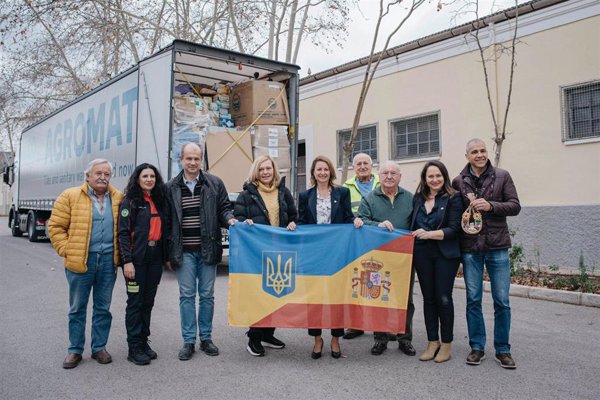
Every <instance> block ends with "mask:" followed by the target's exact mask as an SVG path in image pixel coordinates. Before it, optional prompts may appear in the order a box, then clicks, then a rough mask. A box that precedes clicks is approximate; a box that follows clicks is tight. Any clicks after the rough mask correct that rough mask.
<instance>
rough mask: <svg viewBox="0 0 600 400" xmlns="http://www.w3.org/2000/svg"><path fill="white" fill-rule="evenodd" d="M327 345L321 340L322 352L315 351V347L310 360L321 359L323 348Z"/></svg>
mask: <svg viewBox="0 0 600 400" xmlns="http://www.w3.org/2000/svg"><path fill="white" fill-rule="evenodd" d="M324 345H325V343H323V339H321V350H319V351H318V352H316V351H315V349H316V348H315V347H313V351H312V353H310V358H312V359H313V360H318V359H319V358H321V354H322V353H323V346H324Z"/></svg>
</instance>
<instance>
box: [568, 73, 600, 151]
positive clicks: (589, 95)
mask: <svg viewBox="0 0 600 400" xmlns="http://www.w3.org/2000/svg"><path fill="white" fill-rule="evenodd" d="M561 96H562V101H561V104H562V112H563V135H562V140H563V142H565V141H569V140H578V139H587V138H593V137H600V81H595V82H592V83H586V84H583V85H577V86H566V87H563V88H562V90H561Z"/></svg>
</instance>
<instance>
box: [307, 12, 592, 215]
mask: <svg viewBox="0 0 600 400" xmlns="http://www.w3.org/2000/svg"><path fill="white" fill-rule="evenodd" d="M520 41H521V43H520V44H519V47H518V54H517V64H518V65H517V70H516V75H515V81H514V87H513V97H512V102H511V109H510V114H509V123H508V132H509V135H508V137H507V139H506V141H505V142H504V146H503V149H502V156H501V162H500V166H501V167H502V168H505V169H508V170H509V171H510V172H511V174H512V175H513V178H514V180H515V182H516V183H517V187H518V190H519V195H520V197H521V201H522V203H523V204H524V205H532V206H533V205H540V206H541V205H567V204H569V205H579V204H597V203H599V202H600V185H598V184H594V185H591V184H589V182H600V141H596V142H592V143H581V144H575V145H570V144H569V145H567V144H564V143H563V142H562V140H561V109H560V105H561V97H560V86H561V85H570V84H574V83H583V82H587V81H593V80H595V79H600V16H595V17H591V18H588V19H586V20H583V21H578V22H576V23H571V24H568V25H564V26H559V27H556V28H553V29H549V30H546V31H543V32H539V33H535V34H532V35H528V36H524V37H521V38H520ZM509 62H510V61H509V58H508V57H506V56H505V57H503V58H501V60H500V62H499V63H498V65H497V68H495V66H494V65H493V64H492V65H491V68H490V70H489V73H490V82H491V83H492V84H493V85H496V82H497V84H498V85H497V92H498V95H497V96H494V97H495V98H494V102H495V103H496V101H497V100H499V101H500V102H501V103H502V104H504V103H505V99H506V90H507V82H508V79H507V77H508V73H509V68H508V66H509ZM496 77H497V78H496ZM359 91H360V85H359V84H356V85H353V86H350V87H345V88H341V89H337V90H333V91H331V92H329V93H326V94H321V95H319V96H316V97H309V98H306V99H303V100H302V101H301V103H300V136H299V137H300V138H301V139H302V138H303V129H304V128H306V127H309V128H310V130H311V131H312V138H311V139H312V140H311V142H309V141H307V143H306V146H307V147H312V149H313V156H314V155H316V154H325V155H327V156H329V157H331V158H332V159H335V160H337V157H338V152H337V135H336V132H337V131H338V130H341V129H349V128H350V127H351V125H352V120H353V117H354V112H355V110H356V102H357V99H358V94H359ZM500 110H501V114H503V110H504V106H502V108H500ZM435 112H439V113H440V136H441V145H440V147H441V156H440V157H439V158H440V159H441V160H442V161H443V162H444V163H445V164H446V165H447V167H448V169H449V171H450V172H451V174H452V175H456V174H457V173H458V172H459V171H460V169H462V167H464V165H465V158H464V153H465V143H466V141H467V140H468V139H470V138H472V137H480V138H482V139H484V140H485V141H486V142H487V144H488V148H489V150H490V158H493V152H492V151H493V147H492V143H493V142H492V139H491V138H492V137H493V125H492V122H491V115H490V109H489V106H488V100H487V94H486V92H485V86H484V79H483V72H482V68H481V63H480V61H479V54H478V53H477V52H475V51H474V52H471V53H466V54H462V55H459V56H455V57H451V58H447V59H443V60H440V61H436V62H433V63H429V64H426V65H422V66H418V67H416V68H412V69H409V70H405V71H401V72H398V73H395V74H392V75H386V76H383V77H380V78H376V79H375V80H374V81H373V83H372V85H371V89H370V91H369V95H368V98H367V101H366V103H365V107H364V110H363V113H362V117H361V126H366V125H373V124H376V125H377V132H378V135H377V140H378V158H379V160H387V159H389V158H390V156H391V154H390V153H391V152H390V132H391V129H390V121H393V120H395V119H398V118H405V117H411V116H417V115H420V114H428V113H435ZM317 149H318V150H317ZM307 158H308V160H307V162H310V161H311V157H307ZM399 163H400V164H401V169H402V171H403V185H404V186H405V187H406V188H407V189H410V190H414V189H415V188H416V185H417V184H418V174H419V172H420V169H421V167H422V165H423V163H424V160H423V159H415V160H402V161H399ZM583 171H585V173H583ZM339 172H341V171H339ZM339 174H341V173H339ZM350 175H352V172H350V174H349V176H350Z"/></svg>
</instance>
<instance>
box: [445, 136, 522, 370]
mask: <svg viewBox="0 0 600 400" xmlns="http://www.w3.org/2000/svg"><path fill="white" fill-rule="evenodd" d="M466 158H467V161H468V162H469V163H468V164H467V165H466V167H465V168H464V169H463V170H462V171H461V173H460V174H459V175H458V176H457V177H456V178H454V180H453V181H452V186H453V187H454V188H455V189H456V190H458V191H460V193H461V194H462V197H463V204H464V207H465V209H466V208H467V207H468V206H469V205H471V206H472V208H473V209H474V210H475V211H478V212H479V213H481V216H482V219H483V221H482V222H483V223H482V228H481V231H479V232H477V233H474V234H467V233H463V235H462V237H461V246H460V247H461V251H462V262H463V272H464V276H465V286H466V289H467V326H468V331H469V344H470V346H471V353H470V354H469V356H468V357H467V364H469V365H479V364H480V363H481V360H483V359H484V358H485V340H486V335H485V323H484V320H483V312H482V308H481V297H482V292H483V266H484V264H485V267H486V270H487V272H488V275H489V277H490V282H491V288H492V298H493V299H494V349H495V351H496V357H495V358H496V361H498V362H499V363H500V365H501V366H502V367H503V368H509V369H514V368H516V364H515V362H514V360H513V359H512V356H511V353H510V344H509V336H510V320H511V314H510V303H509V289H510V265H509V258H508V249H509V248H510V246H511V242H510V234H509V231H508V225H507V223H506V217H507V216H513V215H517V214H519V212H520V211H521V205H520V203H519V197H518V196H517V189H516V188H515V184H514V183H513V180H512V178H511V177H510V174H509V173H508V172H507V171H505V170H503V169H500V168H496V167H494V166H492V163H491V162H490V161H489V160H488V153H487V149H486V147H485V143H484V142H483V141H482V140H481V139H471V140H469V141H468V142H467V148H466Z"/></svg>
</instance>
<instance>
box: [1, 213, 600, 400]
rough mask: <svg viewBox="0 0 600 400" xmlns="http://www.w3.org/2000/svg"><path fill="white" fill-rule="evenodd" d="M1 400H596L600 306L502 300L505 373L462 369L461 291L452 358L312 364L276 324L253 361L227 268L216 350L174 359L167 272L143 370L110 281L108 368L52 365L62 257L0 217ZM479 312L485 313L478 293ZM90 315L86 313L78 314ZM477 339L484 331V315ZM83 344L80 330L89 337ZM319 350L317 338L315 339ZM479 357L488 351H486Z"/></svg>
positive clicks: (173, 304)
mask: <svg viewBox="0 0 600 400" xmlns="http://www.w3.org/2000/svg"><path fill="white" fill-rule="evenodd" d="M0 271H1V273H2V277H1V279H0V315H1V318H2V319H1V321H0V399H2V400H5V399H6V400H9V399H10V400H12V399H102V400H106V399H172V398H176V399H259V398H262V399H270V398H273V399H281V398H285V399H316V398H329V399H351V398H368V399H375V398H388V399H399V398H416V399H460V400H465V399H469V400H474V399H511V398H512V399H528V400H532V399H599V398H600V378H599V376H600V374H599V372H600V368H599V367H598V365H599V361H600V356H599V354H600V310H599V309H597V308H587V307H582V306H572V305H566V304H559V303H549V302H543V301H536V300H528V299H522V298H513V299H512V307H513V330H512V342H513V355H514V356H515V359H516V362H517V363H518V369H516V370H514V371H507V370H503V369H501V368H500V367H499V365H498V364H497V363H496V362H495V361H494V360H493V359H492V358H488V359H487V360H485V361H484V362H483V363H482V365H481V366H479V367H470V366H467V365H465V363H464V358H465V357H466V355H467V353H468V350H469V349H468V340H467V338H466V323H465V317H464V308H465V300H464V297H465V296H464V291H462V290H456V292H455V303H456V310H457V312H456V314H457V315H456V324H455V325H456V327H455V334H456V340H455V342H454V351H453V355H454V358H453V359H451V360H450V361H449V362H447V363H444V364H439V365H437V364H435V363H433V362H427V363H424V362H420V361H419V360H418V359H416V358H411V357H407V356H404V355H403V354H401V353H400V352H399V351H398V350H397V347H396V346H393V347H391V348H390V349H389V350H388V351H387V352H386V353H384V354H383V355H382V356H379V357H375V356H371V355H370V354H369V349H370V347H371V344H372V336H371V335H365V336H363V337H361V338H358V339H355V340H351V341H346V340H344V341H342V350H343V352H344V354H345V355H346V357H345V358H343V359H340V360H334V359H332V358H331V357H324V358H322V359H320V360H317V361H315V360H312V359H311V358H310V351H311V348H312V345H311V339H310V338H309V337H308V336H307V335H306V333H305V331H304V330H291V329H281V330H279V331H278V335H277V336H278V337H279V338H281V339H282V340H284V341H285V342H286V343H287V345H288V347H287V348H286V349H285V350H271V351H268V354H267V356H266V357H264V358H254V357H251V356H250V355H248V353H246V351H245V350H244V348H245V343H246V340H245V336H244V330H243V329H239V328H232V327H229V326H228V325H227V309H226V308H227V273H226V268H221V272H220V274H219V276H218V278H217V284H216V293H217V299H216V302H217V305H216V313H215V322H214V340H215V343H216V344H217V345H219V346H220V348H221V355H220V356H218V357H208V356H205V355H204V354H201V353H197V354H196V356H195V357H194V358H193V359H192V360H190V361H186V362H182V361H179V360H178V359H177V357H176V355H177V351H178V349H179V347H180V345H181V339H180V332H179V311H178V290H177V282H176V280H175V277H174V275H173V274H171V273H166V274H165V275H164V277H163V280H162V282H161V285H160V287H159V291H158V295H157V298H156V307H155V310H154V314H153V324H152V328H153V329H152V333H153V334H152V347H153V348H154V349H155V350H156V351H157V352H158V354H159V358H158V360H156V361H153V362H152V364H151V365H149V366H141V367H140V366H135V365H133V364H131V363H129V362H128V361H127V360H126V354H127V346H126V341H125V328H124V308H125V306H124V305H125V299H126V295H125V288H124V285H123V280H122V279H118V281H117V284H116V286H115V291H114V296H113V306H112V311H113V317H114V320H113V328H112V332H111V336H110V340H109V344H108V349H109V351H110V352H111V353H112V355H113V359H114V361H113V363H112V364H109V365H99V364H97V363H96V362H95V361H94V360H91V359H90V354H89V348H87V349H86V353H85V354H84V360H83V362H82V363H81V364H80V365H79V367H77V368H76V369H74V370H64V369H62V368H61V363H62V360H63V358H64V356H65V354H66V347H67V333H66V328H67V317H66V315H67V283H66V280H65V274H64V269H63V267H62V263H61V259H59V258H58V257H57V256H56V255H55V253H54V252H53V250H52V248H51V246H50V244H48V243H37V244H33V243H29V242H28V241H27V239H26V238H13V237H11V236H10V232H9V231H8V228H7V227H6V218H0ZM420 302H421V297H420V295H419V293H418V289H417V293H416V295H415V303H416V305H417V312H416V315H415V321H414V326H415V329H414V331H415V339H414V345H415V347H416V348H417V350H418V351H419V352H420V351H422V350H423V349H424V348H425V346H426V338H425V330H424V326H423V317H422V308H421V306H420ZM485 310H486V315H487V316H488V317H489V316H490V315H491V314H492V304H491V299H490V296H489V293H488V294H486V299H485ZM88 315H89V314H88ZM486 322H487V323H488V334H491V320H490V319H489V318H488V319H487V320H486ZM88 340H89V333H88ZM326 343H327V342H326ZM487 350H488V352H490V353H492V352H493V348H492V347H491V346H490V345H488V348H487Z"/></svg>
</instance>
